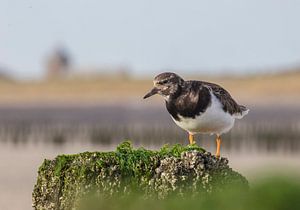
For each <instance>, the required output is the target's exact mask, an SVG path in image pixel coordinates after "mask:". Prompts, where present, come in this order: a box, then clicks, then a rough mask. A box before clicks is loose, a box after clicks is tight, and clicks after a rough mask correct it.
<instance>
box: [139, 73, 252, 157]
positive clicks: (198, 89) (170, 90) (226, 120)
mask: <svg viewBox="0 0 300 210" xmlns="http://www.w3.org/2000/svg"><path fill="white" fill-rule="evenodd" d="M153 83H154V87H153V89H152V90H151V91H150V92H149V93H147V94H146V95H145V96H144V99H145V98H148V97H150V96H153V95H155V94H159V95H161V96H162V97H163V98H164V99H165V101H166V107H167V110H168V112H169V113H170V115H171V117H172V119H173V120H174V122H175V123H176V124H177V125H178V126H179V127H181V128H182V129H184V130H186V131H187V132H188V133H189V142H190V144H194V143H195V141H194V134H196V133H204V134H216V136H217V138H216V144H217V151H216V156H217V157H220V148H221V135H222V134H224V133H226V132H228V131H229V130H230V129H231V128H232V127H233V125H234V121H235V119H241V118H243V117H244V116H245V115H246V114H248V112H249V109H247V108H246V107H245V106H242V105H239V104H237V103H236V102H235V100H234V99H233V98H232V97H231V95H230V94H229V93H228V92H227V91H226V90H225V89H224V88H222V87H221V86H219V85H217V84H213V83H210V82H204V81H195V80H192V81H185V80H183V79H182V78H181V77H180V76H178V75H177V74H175V73H171V72H165V73H161V74H159V75H157V76H156V77H155V78H154V81H153Z"/></svg>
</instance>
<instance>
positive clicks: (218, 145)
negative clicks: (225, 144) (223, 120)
mask: <svg viewBox="0 0 300 210" xmlns="http://www.w3.org/2000/svg"><path fill="white" fill-rule="evenodd" d="M216 142H217V152H216V157H217V158H220V150H221V137H220V136H219V135H218V136H217V139H216Z"/></svg>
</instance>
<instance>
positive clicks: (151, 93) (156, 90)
mask: <svg viewBox="0 0 300 210" xmlns="http://www.w3.org/2000/svg"><path fill="white" fill-rule="evenodd" d="M158 91H159V89H158V88H156V87H154V88H153V89H152V90H151V91H150V92H149V93H147V94H146V95H145V96H144V98H143V99H145V98H149V97H150V96H153V95H155V94H157V93H158Z"/></svg>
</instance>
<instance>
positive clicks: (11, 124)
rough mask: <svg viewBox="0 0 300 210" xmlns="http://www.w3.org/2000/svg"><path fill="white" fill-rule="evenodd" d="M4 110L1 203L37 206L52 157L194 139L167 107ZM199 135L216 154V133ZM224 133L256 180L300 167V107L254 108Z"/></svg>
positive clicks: (229, 148) (226, 149) (238, 164)
mask: <svg viewBox="0 0 300 210" xmlns="http://www.w3.org/2000/svg"><path fill="white" fill-rule="evenodd" d="M0 116H1V119H0V170H1V173H0V186H1V187H0V209H31V208H30V204H31V191H32V188H33V185H34V183H35V179H36V175H37V168H38V166H39V165H40V164H41V162H42V161H43V159H44V158H54V157H55V156H56V155H58V154H61V153H78V152H84V151H87V150H89V151H95V150H112V149H114V148H115V146H116V145H117V144H119V143H120V142H121V141H123V140H124V139H130V140H131V141H132V142H133V144H134V145H135V146H138V147H139V146H143V147H146V148H151V149H155V148H159V147H161V146H162V145H164V144H166V143H169V144H174V143H181V144H187V143H188V140H187V134H186V132H184V131H183V130H181V129H180V128H178V127H177V126H176V125H175V124H174V123H173V122H172V120H171V119H170V116H169V115H168V113H167V112H166V110H165V108H164V107H163V106H153V107H147V108H140V106H88V107H84V106H72V107H53V106H52V107H51V106H43V107H42V106H37V107H33V106H31V107H2V108H0ZM196 138H197V143H198V144H199V145H201V146H203V147H204V148H205V149H207V150H208V151H210V152H214V150H215V142H214V137H213V136H208V135H197V137H196ZM223 139H224V141H223V144H222V150H221V152H222V155H223V156H226V157H228V158H229V160H230V164H231V166H232V167H233V168H235V169H237V170H238V171H240V172H242V173H244V174H245V175H246V176H247V177H248V178H250V179H251V177H253V176H254V175H255V174H256V171H258V169H275V170H280V167H282V165H289V166H290V167H291V168H296V169H297V168H298V169H299V168H300V167H299V166H300V159H299V157H300V155H299V154H300V109H298V108H291V107H272V108H268V107H260V108H257V107H256V108H251V112H250V114H249V116H246V117H245V118H244V119H243V120H240V121H236V125H235V127H234V128H233V129H232V131H231V132H230V133H228V134H226V135H224V137H223ZM254 169H255V170H254ZM15 200H17V201H18V202H14V201H15Z"/></svg>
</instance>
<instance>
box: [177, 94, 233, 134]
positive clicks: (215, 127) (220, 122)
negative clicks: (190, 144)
mask: <svg viewBox="0 0 300 210" xmlns="http://www.w3.org/2000/svg"><path fill="white" fill-rule="evenodd" d="M210 95H211V104H210V106H209V107H208V108H207V109H206V110H205V112H204V113H200V115H199V116H196V117H195V118H194V119H193V118H187V117H183V116H180V115H179V118H180V121H176V120H175V119H174V118H173V120H174V122H175V123H176V124H177V125H178V126H179V127H181V128H183V129H184V130H187V131H188V132H190V133H192V134H194V133H209V134H218V135H221V134H222V133H226V132H228V131H229V130H230V129H231V128H232V127H233V125H234V120H235V118H234V117H233V116H232V115H230V114H229V113H227V112H224V110H223V109H222V104H221V103H220V101H219V100H218V99H217V97H216V96H215V95H214V94H212V93H210Z"/></svg>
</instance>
